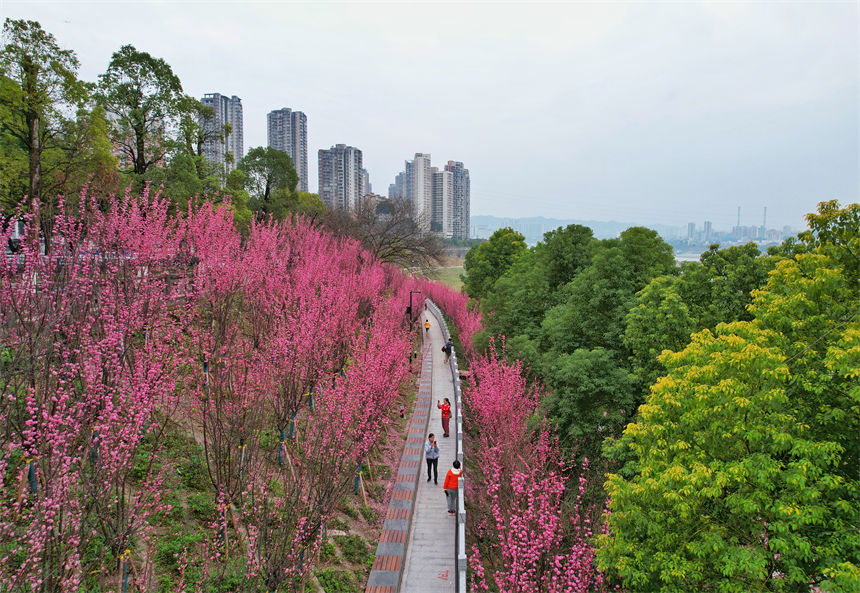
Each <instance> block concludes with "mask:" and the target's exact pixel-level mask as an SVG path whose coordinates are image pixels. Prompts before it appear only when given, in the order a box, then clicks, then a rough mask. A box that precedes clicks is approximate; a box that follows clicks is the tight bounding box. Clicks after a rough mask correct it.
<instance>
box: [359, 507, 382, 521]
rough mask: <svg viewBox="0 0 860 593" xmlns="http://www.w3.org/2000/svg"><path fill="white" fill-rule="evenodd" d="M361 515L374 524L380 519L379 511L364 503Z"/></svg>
mask: <svg viewBox="0 0 860 593" xmlns="http://www.w3.org/2000/svg"><path fill="white" fill-rule="evenodd" d="M361 516H362V517H364V520H365V521H367V522H368V523H370V524H371V525H373V524H374V523H376V521H377V520H378V519H379V511H377V510H376V509H374V508H371V507H370V506H368V505H366V504H364V505H361Z"/></svg>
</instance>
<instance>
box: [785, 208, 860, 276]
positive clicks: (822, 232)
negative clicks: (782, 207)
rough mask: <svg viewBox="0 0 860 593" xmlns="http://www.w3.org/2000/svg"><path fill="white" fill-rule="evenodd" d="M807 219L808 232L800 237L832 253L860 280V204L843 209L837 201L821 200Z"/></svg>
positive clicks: (850, 273) (849, 273)
mask: <svg viewBox="0 0 860 593" xmlns="http://www.w3.org/2000/svg"><path fill="white" fill-rule="evenodd" d="M806 222H807V223H809V231H807V232H804V233H801V234H800V236H799V238H800V239H801V240H802V241H803V242H804V243H806V244H807V245H809V246H811V247H819V246H820V247H822V248H824V249H825V250H826V251H827V252H828V253H832V255H833V257H835V258H836V259H837V261H839V263H840V264H841V265H842V268H843V270H845V273H846V274H848V275H849V277H850V278H852V279H854V280H858V281H860V204H856V203H855V204H848V205H847V206H845V207H844V208H843V207H841V206H840V205H839V202H838V201H836V200H831V201H829V202H821V203H820V204H818V211H817V212H815V213H810V214H807V215H806Z"/></svg>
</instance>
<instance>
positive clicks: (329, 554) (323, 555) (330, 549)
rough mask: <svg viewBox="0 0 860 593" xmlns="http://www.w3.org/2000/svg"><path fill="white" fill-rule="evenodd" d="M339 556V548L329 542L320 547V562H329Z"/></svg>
mask: <svg viewBox="0 0 860 593" xmlns="http://www.w3.org/2000/svg"><path fill="white" fill-rule="evenodd" d="M336 555H337V548H336V547H335V545H334V544H333V543H331V542H329V541H327V542H325V543H324V544H323V545H322V546H320V562H327V561H329V560H331V559H332V558H334V557H335V556H336Z"/></svg>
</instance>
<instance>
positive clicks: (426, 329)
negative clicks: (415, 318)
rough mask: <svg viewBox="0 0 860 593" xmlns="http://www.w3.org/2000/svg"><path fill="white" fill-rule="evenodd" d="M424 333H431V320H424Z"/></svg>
mask: <svg viewBox="0 0 860 593" xmlns="http://www.w3.org/2000/svg"><path fill="white" fill-rule="evenodd" d="M424 333H426V334H429V333H430V320H429V319H425V320H424Z"/></svg>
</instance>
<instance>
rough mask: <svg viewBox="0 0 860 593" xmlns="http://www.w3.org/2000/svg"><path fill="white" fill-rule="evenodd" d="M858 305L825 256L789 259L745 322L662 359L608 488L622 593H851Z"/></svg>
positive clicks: (604, 550)
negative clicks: (815, 590)
mask: <svg viewBox="0 0 860 593" xmlns="http://www.w3.org/2000/svg"><path fill="white" fill-rule="evenodd" d="M821 251H823V250H821ZM858 296H860V295H858V287H857V285H856V283H852V282H851V281H850V279H848V278H847V277H846V275H845V274H844V271H843V269H842V268H841V267H840V266H839V265H838V264H837V260H836V258H831V257H828V256H827V255H824V254H823V253H816V254H811V253H810V254H799V255H798V256H797V258H796V260H784V261H782V262H779V263H778V264H777V266H776V269H775V270H774V272H773V273H772V274H771V275H770V279H769V282H768V284H767V286H766V288H765V289H763V290H761V291H756V292H755V293H754V295H753V298H754V301H753V304H752V305H751V307H750V312H751V313H752V315H754V319H753V320H752V321H742V322H734V323H731V324H720V325H718V326H717V328H716V332H715V333H712V332H710V331H708V330H706V331H703V332H700V333H698V334H694V335H693V337H692V342H691V343H690V344H689V345H688V346H687V347H686V348H685V349H684V350H682V351H681V352H678V353H665V354H663V355H662V358H661V360H662V362H663V364H665V365H666V367H667V369H668V374H667V375H666V376H665V377H662V378H661V379H659V380H658V381H657V383H656V385H654V387H653V388H652V392H651V395H650V396H649V398H648V400H647V402H646V404H645V405H643V406H641V407H640V410H639V414H640V415H639V418H638V420H637V421H636V422H635V423H633V424H631V425H629V426H628V427H627V429H626V430H625V433H624V436H623V438H622V442H621V445H622V446H621V447H617V448H616V449H615V450H616V451H618V450H626V451H628V452H629V453H630V455H631V457H632V462H631V463H628V465H627V467H626V468H625V469H626V470H627V472H626V473H627V475H626V477H622V475H620V474H612V475H610V476H609V479H608V481H607V490H608V492H609V495H610V498H611V506H610V509H611V514H610V515H609V516H608V521H609V526H610V533H609V534H608V535H606V536H603V538H602V542H601V550H600V552H599V559H600V562H601V565H602V567H603V568H604V569H605V570H606V571H607V572H608V574H609V576H610V577H611V578H613V579H617V580H618V581H619V582H620V584H621V585H622V586H623V588H624V590H626V591H692V590H714V591H738V592H741V591H808V590H810V588H811V587H813V586H820V587H821V588H822V590H825V591H856V590H857V589H858V587H860V568H858V558H860V533H858V531H857V529H856V526H857V524H858V522H860V505H858V490H860V488H859V487H860V484H858V476H857V471H856V469H857V465H858V462H860V459H859V458H858V453H857V438H856V435H857V434H858V431H860V421H858V419H860V389H858V385H857V378H858V377H860V324H858V321H857V305H856V303H857V299H858ZM631 469H632V470H633V471H632V475H631V472H630V470H631Z"/></svg>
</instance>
